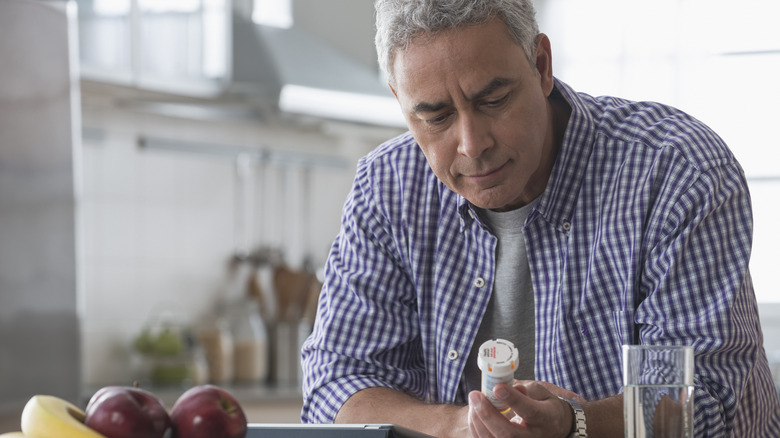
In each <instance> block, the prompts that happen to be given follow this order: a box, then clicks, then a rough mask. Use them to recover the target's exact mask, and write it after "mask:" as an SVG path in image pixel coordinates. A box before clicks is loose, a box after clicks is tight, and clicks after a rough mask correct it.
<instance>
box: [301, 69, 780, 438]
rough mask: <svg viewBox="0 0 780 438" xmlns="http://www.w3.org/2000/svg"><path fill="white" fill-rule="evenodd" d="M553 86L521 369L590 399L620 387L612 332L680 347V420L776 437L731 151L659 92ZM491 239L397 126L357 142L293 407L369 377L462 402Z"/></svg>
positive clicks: (779, 418)
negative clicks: (556, 119) (565, 116)
mask: <svg viewBox="0 0 780 438" xmlns="http://www.w3.org/2000/svg"><path fill="white" fill-rule="evenodd" d="M556 89H557V90H558V91H559V92H560V93H561V94H562V95H563V96H564V97H565V98H566V100H567V101H568V102H569V104H570V105H571V107H572V114H571V118H570V121H569V125H568V127H567V130H566V134H565V137H564V139H563V143H562V145H561V147H560V149H559V153H558V157H557V160H556V163H555V166H554V168H553V171H552V175H551V176H550V180H549V182H548V185H547V188H546V190H545V191H544V193H543V194H542V196H541V197H540V199H539V202H538V204H537V205H536V207H535V208H534V210H533V211H532V212H531V213H530V215H529V216H528V218H527V219H526V222H525V224H524V236H525V242H526V248H527V253H528V261H529V264H530V268H531V276H532V282H533V290H534V301H535V307H536V309H535V327H536V330H535V336H536V339H535V348H536V358H535V375H536V378H537V379H538V380H542V381H548V382H552V383H554V384H556V385H558V386H560V387H563V388H566V389H569V390H572V391H574V392H576V393H578V394H580V395H581V396H583V397H585V398H586V399H591V400H592V399H600V398H604V397H608V396H612V395H615V394H618V393H620V392H621V391H622V377H621V345H623V344H638V343H641V344H687V345H693V346H694V347H695V351H696V370H695V384H696V389H695V428H696V436H727V435H728V434H729V433H733V435H732V436H739V437H769V436H779V437H780V406H779V404H778V397H777V393H776V392H775V387H774V384H773V383H772V379H771V374H770V371H769V367H768V365H767V360H766V355H765V352H764V349H763V347H762V343H763V341H762V334H761V328H760V326H759V321H758V312H757V307H756V301H755V296H754V293H753V288H752V284H751V279H750V274H749V271H748V261H749V258H750V248H751V239H752V215H751V206H750V196H749V194H748V190H747V185H746V182H745V178H744V174H743V172H742V170H741V168H740V166H739V164H738V163H737V162H736V160H735V158H734V156H733V155H732V154H731V152H730V151H729V150H728V148H727V147H726V145H725V144H724V143H723V142H722V140H721V139H720V138H719V137H718V136H717V135H715V134H714V133H713V132H712V131H711V130H710V129H708V128H707V127H706V126H704V125H703V124H702V123H700V122H699V121H697V120H695V119H693V118H691V117H690V116H688V115H686V114H684V113H682V112H680V111H677V110H675V109H673V108H670V107H668V106H664V105H660V104H656V103H647V102H643V103H637V102H630V101H626V100H621V99H616V98H611V97H599V98H595V97H591V96H588V95H585V94H582V93H575V92H574V91H573V90H572V89H571V88H569V87H568V86H567V85H566V84H564V83H562V82H560V81H556ZM495 250H496V238H495V236H494V235H493V234H492V233H491V231H490V230H489V229H488V227H487V226H486V225H485V224H484V223H482V222H480V220H479V217H478V216H477V215H476V214H475V213H474V210H473V207H472V206H471V205H470V204H469V203H468V202H467V201H466V200H465V199H463V198H462V197H461V196H459V195H457V194H455V193H454V192H452V191H450V190H449V189H448V188H447V187H445V186H444V184H442V183H441V182H440V181H439V180H437V178H436V176H435V175H434V174H433V172H432V171H431V169H430V167H429V166H428V164H427V162H426V160H425V157H424V156H423V154H422V152H421V150H420V148H419V146H418V145H417V144H416V142H415V141H414V139H413V138H412V136H411V135H410V134H408V133H407V134H404V135H401V136H399V137H397V138H395V139H393V140H390V141H388V142H386V143H385V144H383V145H381V146H380V147H378V148H377V149H376V150H374V151H373V152H372V153H370V154H369V155H367V156H366V157H365V158H363V159H362V160H361V161H360V162H359V164H358V168H357V173H356V177H355V180H354V185H353V188H352V190H351V192H350V194H349V196H348V198H347V201H346V203H345V206H344V210H343V220H342V227H341V231H340V233H339V235H338V237H337V238H336V240H335V242H334V244H333V247H332V250H331V253H330V256H329V258H328V261H327V264H326V279H325V285H324V287H323V289H322V293H321V297H320V302H319V309H318V315H317V320H316V324H315V328H314V332H313V334H312V335H311V336H310V337H309V339H308V340H307V341H306V343H305V345H304V347H303V352H302V353H303V358H302V360H303V368H304V382H303V390H304V406H303V412H302V419H303V421H304V422H315V423H323V422H332V421H333V419H334V417H335V415H336V413H337V412H338V410H339V408H340V407H341V405H342V404H343V403H344V402H345V401H346V400H347V398H349V397H350V396H351V395H352V394H354V393H355V392H357V391H359V390H361V389H364V388H368V387H390V388H395V389H398V390H401V391H403V392H405V393H408V394H411V395H413V396H414V397H417V398H419V399H421V400H426V401H428V402H431V403H455V404H465V403H467V398H466V397H467V394H466V383H465V379H464V376H463V369H464V365H465V363H464V361H465V360H466V359H467V357H468V353H469V351H470V350H471V347H472V342H473V339H474V336H475V334H476V332H477V329H478V328H479V325H480V321H481V319H482V315H483V313H484V310H485V308H486V306H487V303H488V299H489V297H490V294H491V290H492V287H493V281H494V278H495V252H496V251H495Z"/></svg>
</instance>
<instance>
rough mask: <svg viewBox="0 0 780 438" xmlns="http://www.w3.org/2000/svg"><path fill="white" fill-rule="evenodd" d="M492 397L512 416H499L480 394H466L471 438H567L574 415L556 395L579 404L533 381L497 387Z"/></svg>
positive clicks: (571, 395)
mask: <svg viewBox="0 0 780 438" xmlns="http://www.w3.org/2000/svg"><path fill="white" fill-rule="evenodd" d="M494 393H495V395H496V396H497V397H498V398H499V399H500V400H502V401H503V402H504V403H505V404H506V405H507V406H509V408H510V409H511V410H512V412H513V413H514V416H512V415H507V416H505V415H503V414H501V413H500V412H499V411H498V410H497V409H496V408H495V407H493V405H492V404H491V403H490V402H489V401H488V400H487V398H485V396H484V395H483V394H482V393H481V392H479V391H472V392H471V393H470V394H469V430H470V432H471V436H472V437H494V436H502V437H503V436H511V437H550V438H556V437H560V438H564V437H567V436H569V433H570V432H571V428H572V424H573V422H574V418H573V413H572V410H571V407H570V406H569V404H568V403H566V402H565V401H563V400H561V399H559V398H558V395H560V396H564V397H568V398H572V399H575V400H582V398H581V397H579V396H578V395H577V394H574V393H572V392H570V391H566V390H564V389H561V388H558V387H556V386H554V385H552V384H549V383H544V382H536V381H518V382H515V385H514V387H510V386H508V385H503V384H499V385H496V387H495V388H494Z"/></svg>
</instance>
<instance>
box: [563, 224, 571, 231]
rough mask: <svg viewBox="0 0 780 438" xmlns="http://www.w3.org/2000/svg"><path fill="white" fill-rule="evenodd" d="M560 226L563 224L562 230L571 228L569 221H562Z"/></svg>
mask: <svg viewBox="0 0 780 438" xmlns="http://www.w3.org/2000/svg"><path fill="white" fill-rule="evenodd" d="M562 226H563V231H569V230H571V222H564V223H563V225H562Z"/></svg>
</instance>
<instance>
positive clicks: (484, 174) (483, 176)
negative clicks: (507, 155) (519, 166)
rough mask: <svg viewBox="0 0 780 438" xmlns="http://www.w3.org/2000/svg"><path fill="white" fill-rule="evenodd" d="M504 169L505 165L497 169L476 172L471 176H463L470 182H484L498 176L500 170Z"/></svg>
mask: <svg viewBox="0 0 780 438" xmlns="http://www.w3.org/2000/svg"><path fill="white" fill-rule="evenodd" d="M504 167H506V163H504V164H502V165H500V166H498V167H493V168H490V169H488V170H485V171H477V172H475V173H473V174H464V176H465V177H466V178H468V179H470V180H472V181H484V180H487V179H490V178H492V177H495V176H496V175H498V174H499V173H500V172H501V170H503V169H504Z"/></svg>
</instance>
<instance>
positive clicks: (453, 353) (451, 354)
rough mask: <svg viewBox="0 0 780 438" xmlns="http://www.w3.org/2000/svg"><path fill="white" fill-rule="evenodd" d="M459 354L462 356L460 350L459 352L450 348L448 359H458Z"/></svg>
mask: <svg viewBox="0 0 780 438" xmlns="http://www.w3.org/2000/svg"><path fill="white" fill-rule="evenodd" d="M458 356H460V355H459V354H458V352H457V351H455V350H450V351H449V352H448V353H447V359H449V360H455V359H457V358H458Z"/></svg>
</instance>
